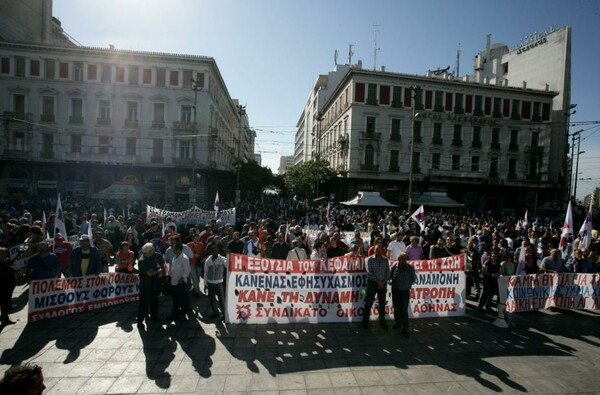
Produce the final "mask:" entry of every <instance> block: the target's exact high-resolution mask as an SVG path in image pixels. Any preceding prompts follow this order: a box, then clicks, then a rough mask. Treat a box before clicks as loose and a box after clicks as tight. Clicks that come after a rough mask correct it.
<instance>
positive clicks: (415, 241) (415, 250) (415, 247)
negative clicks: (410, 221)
mask: <svg viewBox="0 0 600 395" xmlns="http://www.w3.org/2000/svg"><path fill="white" fill-rule="evenodd" d="M405 252H406V255H408V260H409V261H418V260H420V259H423V258H424V257H425V253H424V252H423V247H421V245H420V244H419V238H418V237H417V236H412V237H411V238H410V245H409V246H408V247H406V251H405Z"/></svg>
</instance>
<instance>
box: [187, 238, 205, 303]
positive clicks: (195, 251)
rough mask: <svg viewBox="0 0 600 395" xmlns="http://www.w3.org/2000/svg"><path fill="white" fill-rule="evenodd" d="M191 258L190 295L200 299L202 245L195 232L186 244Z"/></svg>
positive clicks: (202, 264)
mask: <svg viewBox="0 0 600 395" xmlns="http://www.w3.org/2000/svg"><path fill="white" fill-rule="evenodd" d="M192 229H194V228H192ZM187 246H188V247H189V249H190V251H191V252H192V256H190V257H189V258H190V280H191V281H192V295H193V296H194V297H196V298H198V297H200V273H202V270H203V269H204V244H203V243H202V242H201V241H200V234H198V233H196V232H195V231H194V232H193V234H192V241H190V242H189V243H187Z"/></svg>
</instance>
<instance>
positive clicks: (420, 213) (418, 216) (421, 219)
mask: <svg viewBox="0 0 600 395" xmlns="http://www.w3.org/2000/svg"><path fill="white" fill-rule="evenodd" d="M410 217H411V218H412V219H414V220H415V222H416V223H417V224H419V226H420V227H421V232H423V231H424V230H425V209H424V208H423V205H421V207H419V208H418V209H416V210H415V212H414V213H412V215H411V216H410Z"/></svg>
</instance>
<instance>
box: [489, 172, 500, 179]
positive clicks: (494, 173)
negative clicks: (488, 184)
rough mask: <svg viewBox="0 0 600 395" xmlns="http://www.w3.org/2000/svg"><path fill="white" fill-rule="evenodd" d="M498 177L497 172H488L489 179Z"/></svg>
mask: <svg viewBox="0 0 600 395" xmlns="http://www.w3.org/2000/svg"><path fill="white" fill-rule="evenodd" d="M498 176H499V175H498V172H497V171H490V175H489V177H490V178H498Z"/></svg>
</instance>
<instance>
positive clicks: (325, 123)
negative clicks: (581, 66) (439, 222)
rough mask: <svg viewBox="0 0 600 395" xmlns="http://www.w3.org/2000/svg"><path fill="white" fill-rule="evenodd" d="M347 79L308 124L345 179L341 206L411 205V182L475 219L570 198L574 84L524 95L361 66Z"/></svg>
mask: <svg viewBox="0 0 600 395" xmlns="http://www.w3.org/2000/svg"><path fill="white" fill-rule="evenodd" d="M552 34H556V32H552V33H549V34H548V36H551V35H552ZM550 42H551V40H550V38H548V39H547V43H550ZM563 44H564V43H563ZM556 45H560V44H556ZM564 45H567V44H564ZM569 46H570V43H569ZM533 50H535V48H531V49H530V51H533ZM565 62H567V63H568V61H567V60H565ZM494 70H495V69H494ZM565 70H568V68H566V69H563V72H565ZM531 72H532V73H533V71H531ZM515 73H516V72H515ZM340 74H341V77H340V78H339V79H338V81H339V82H338V83H336V84H335V86H331V85H330V86H329V87H328V92H329V94H328V97H327V99H326V100H325V101H323V102H321V103H320V106H316V107H315V111H312V112H307V108H308V107H311V105H313V104H312V102H309V103H307V107H305V109H304V112H303V116H302V117H301V120H300V121H299V122H298V125H307V124H309V123H313V124H314V125H315V126H314V130H315V136H316V142H315V144H314V145H315V146H316V154H315V155H314V157H321V158H324V159H326V160H328V161H329V163H330V165H331V167H332V168H333V169H334V170H336V171H337V173H338V177H336V178H335V179H332V180H328V182H327V185H326V188H328V189H329V190H330V191H331V192H336V194H337V196H339V197H340V199H343V198H344V197H345V198H350V197H352V196H354V195H355V194H356V192H357V191H359V190H362V191H377V192H380V193H381V195H382V196H384V197H386V198H387V199H388V200H390V201H393V202H396V203H399V204H404V203H406V202H407V200H408V186H409V176H410V175H411V173H412V175H413V179H412V180H413V183H412V184H413V185H412V187H413V192H424V191H427V190H432V191H433V190H437V191H440V190H443V191H446V192H447V193H448V196H450V197H452V198H453V199H455V200H456V201H458V202H460V203H464V204H465V206H466V207H467V208H472V209H503V208H514V209H522V208H524V207H527V205H528V204H530V203H534V202H537V203H538V204H541V203H543V202H544V201H548V200H555V199H560V198H561V193H562V188H563V186H564V185H563V184H564V174H563V169H564V162H565V156H564V153H565V152H566V146H565V143H566V138H565V136H566V133H567V131H566V128H565V127H564V125H565V122H564V115H563V111H561V110H560V109H563V110H564V109H567V108H568V106H569V104H570V103H569V101H568V97H569V94H568V93H565V92H564V89H568V87H569V84H568V83H567V84H565V85H564V86H555V85H552V87H554V88H556V89H557V90H556V91H554V90H552V89H551V85H550V84H545V85H544V86H543V87H542V88H541V89H540V88H537V87H536V88H533V87H532V86H530V85H529V84H527V83H525V84H524V83H523V82H522V81H521V85H520V86H519V87H514V86H511V85H510V84H508V83H507V81H506V80H503V79H498V80H497V81H493V82H494V83H492V81H491V80H490V78H489V76H487V77H484V78H483V79H482V80H481V81H478V80H477V79H475V78H473V77H471V76H465V77H463V78H455V77H454V76H453V75H451V74H449V73H448V72H446V71H442V72H428V73H427V75H425V76H414V75H406V74H399V73H391V72H386V71H385V70H384V69H382V70H380V71H368V70H363V69H362V68H361V67H360V66H359V65H357V66H352V67H350V68H348V69H347V70H344V71H340ZM565 78H566V79H568V77H565ZM317 85H318V84H317ZM315 90H317V86H315ZM557 98H559V99H560V103H557V102H556V100H557ZM310 100H314V95H312V94H311V97H310ZM313 106H314V105H313ZM307 118H311V119H307ZM301 132H304V133H305V132H306V128H304V131H301V130H300V129H299V130H298V133H297V135H299V134H301ZM411 151H412V157H411ZM297 152H298V150H297ZM411 166H412V172H411V169H410V167H411Z"/></svg>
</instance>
